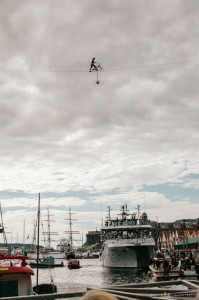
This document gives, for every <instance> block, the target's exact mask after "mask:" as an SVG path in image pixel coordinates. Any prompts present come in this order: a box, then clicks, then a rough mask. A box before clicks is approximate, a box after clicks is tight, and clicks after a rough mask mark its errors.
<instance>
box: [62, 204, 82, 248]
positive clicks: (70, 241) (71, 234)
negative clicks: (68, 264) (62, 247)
mask: <svg viewBox="0 0 199 300" xmlns="http://www.w3.org/2000/svg"><path fill="white" fill-rule="evenodd" d="M72 214H73V213H72V212H71V208H70V207H69V212H68V215H69V217H68V218H67V219H65V220H68V221H69V230H67V231H64V233H66V234H69V243H68V251H72V250H73V234H79V233H80V232H79V231H76V230H75V231H74V230H72V225H73V224H72V221H74V220H76V219H72Z"/></svg>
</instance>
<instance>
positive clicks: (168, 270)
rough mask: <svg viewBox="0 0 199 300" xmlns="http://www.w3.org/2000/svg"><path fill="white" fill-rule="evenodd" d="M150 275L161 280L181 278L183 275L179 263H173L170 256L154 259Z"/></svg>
mask: <svg viewBox="0 0 199 300" xmlns="http://www.w3.org/2000/svg"><path fill="white" fill-rule="evenodd" d="M149 270H150V273H151V275H152V276H153V277H155V278H156V279H158V278H160V279H163V278H179V277H180V276H182V275H183V273H182V270H181V269H180V266H179V263H178V262H177V261H176V262H175V263H174V262H172V260H171V258H170V256H168V255H166V256H164V255H160V256H158V257H155V258H154V259H153V262H152V264H151V265H150V266H149Z"/></svg>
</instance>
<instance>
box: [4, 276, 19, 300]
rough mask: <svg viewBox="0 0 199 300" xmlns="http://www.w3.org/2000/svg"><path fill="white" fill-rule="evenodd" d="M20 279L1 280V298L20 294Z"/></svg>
mask: <svg viewBox="0 0 199 300" xmlns="http://www.w3.org/2000/svg"><path fill="white" fill-rule="evenodd" d="M18 295H19V292H18V281H17V280H10V281H0V298H2V297H13V296H18Z"/></svg>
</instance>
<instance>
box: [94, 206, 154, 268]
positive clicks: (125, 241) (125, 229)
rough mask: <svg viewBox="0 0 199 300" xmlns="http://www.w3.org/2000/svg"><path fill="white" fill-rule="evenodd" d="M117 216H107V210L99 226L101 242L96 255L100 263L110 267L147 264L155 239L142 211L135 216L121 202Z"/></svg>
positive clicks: (139, 266)
mask: <svg viewBox="0 0 199 300" xmlns="http://www.w3.org/2000/svg"><path fill="white" fill-rule="evenodd" d="M121 211H122V212H121V214H120V216H121V217H120V218H119V219H118V218H117V219H111V217H110V211H109V215H108V217H107V220H106V221H105V226H102V228H101V230H102V232H103V246H102V250H101V254H100V259H101V261H102V264H103V266H106V267H113V268H115V267H116V268H142V267H148V266H149V265H150V260H151V257H152V251H153V249H154V246H155V241H154V239H153V238H152V235H151V225H149V221H148V218H147V215H146V213H143V214H142V216H141V217H139V207H138V218H136V214H129V213H128V211H127V206H122V209H121Z"/></svg>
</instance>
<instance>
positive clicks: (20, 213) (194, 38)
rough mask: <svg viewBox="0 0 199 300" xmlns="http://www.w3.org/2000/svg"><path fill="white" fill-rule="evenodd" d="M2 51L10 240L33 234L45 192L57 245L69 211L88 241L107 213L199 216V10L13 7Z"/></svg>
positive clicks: (69, 1) (157, 5) (149, 5)
mask: <svg viewBox="0 0 199 300" xmlns="http://www.w3.org/2000/svg"><path fill="white" fill-rule="evenodd" d="M0 45H1V47H0V62H1V63H0V86H1V88H0V126H1V130H0V140H1V147H0V170H1V172H0V200H1V205H2V209H3V218H4V224H5V227H6V230H7V231H8V232H12V234H10V233H8V234H7V238H8V241H11V238H12V241H13V242H14V241H16V239H17V235H18V238H19V240H22V235H23V222H24V219H25V222H26V234H28V233H29V234H30V235H31V234H32V233H33V220H34V217H36V213H37V202H38V193H41V210H42V211H41V214H42V218H43V219H46V214H47V208H49V210H50V214H52V215H53V216H52V219H53V220H55V222H54V223H52V230H53V231H57V232H58V233H59V237H62V236H64V233H63V231H64V230H68V221H67V220H65V219H66V218H67V211H68V209H69V207H71V210H72V211H73V212H74V213H75V215H73V216H74V218H75V219H77V220H76V221H74V230H80V231H81V232H83V234H84V236H85V234H86V233H87V231H88V230H95V229H96V228H97V229H100V225H101V220H102V219H105V217H106V214H107V213H106V207H107V205H110V206H111V207H112V209H113V210H112V211H111V213H112V215H113V216H114V215H116V214H117V213H118V212H119V210H120V206H121V205H122V204H123V203H127V204H128V208H129V209H130V211H132V210H133V211H134V209H135V208H136V206H137V205H138V204H139V205H141V210H142V211H144V210H146V211H147V213H148V216H149V218H150V219H154V220H157V219H158V220H159V221H162V222H163V221H165V222H166V221H174V220H176V219H181V218H196V217H199V213H198V212H199V201H198V199H199V191H198V189H199V151H198V149H199V134H198V133H199V100H198V94H199V64H198V63H199V57H198V49H199V1H198V0H191V1H187V0H179V1H178V0H172V1H168V0H161V1H160V0H84V1H82V0H58V1H57V0H34V1H29V0H24V1H23V0H18V1H13V0H5V1H1V11H0ZM93 57H96V61H97V62H100V63H101V65H102V66H103V68H104V71H103V72H99V81H100V84H96V79H97V73H96V72H89V68H90V62H91V59H92V58H93ZM44 225H46V224H44Z"/></svg>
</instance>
